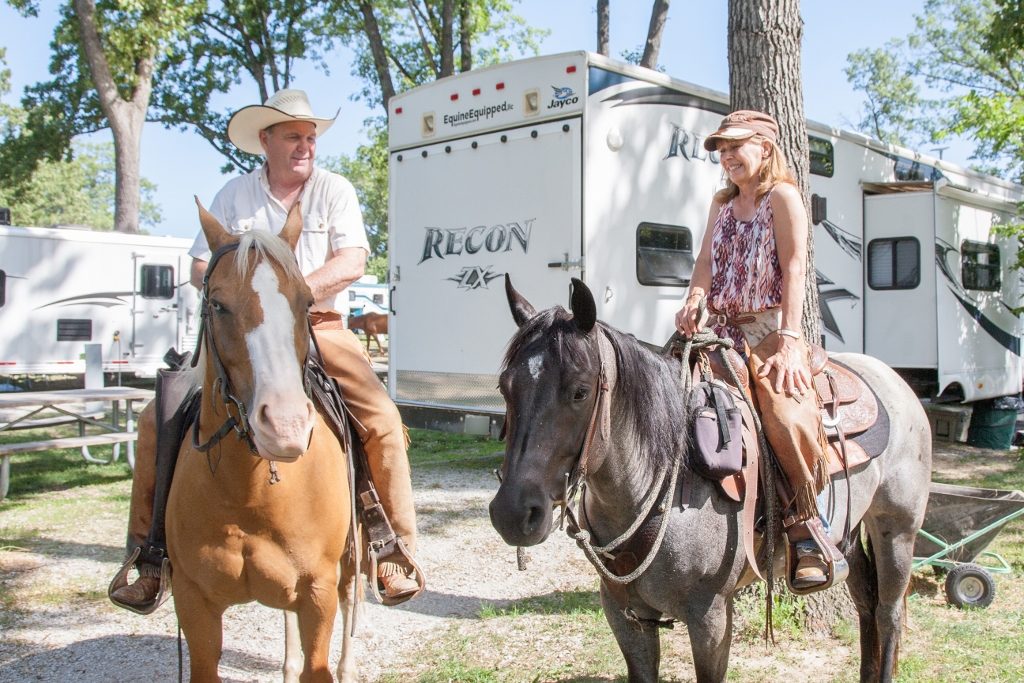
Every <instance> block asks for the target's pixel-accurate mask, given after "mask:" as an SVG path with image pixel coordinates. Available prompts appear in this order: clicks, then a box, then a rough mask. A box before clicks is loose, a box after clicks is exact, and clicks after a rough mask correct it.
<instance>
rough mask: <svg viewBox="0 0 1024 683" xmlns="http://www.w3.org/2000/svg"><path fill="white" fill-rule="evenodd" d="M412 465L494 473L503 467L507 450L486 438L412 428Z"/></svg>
mask: <svg viewBox="0 0 1024 683" xmlns="http://www.w3.org/2000/svg"><path fill="white" fill-rule="evenodd" d="M409 435H410V437H411V438H412V444H411V445H410V446H409V464H410V465H411V466H412V467H414V468H415V467H443V468H445V469H459V470H483V471H490V470H493V469H494V468H495V467H498V466H499V465H501V461H502V458H503V457H504V452H505V448H504V445H503V444H502V443H501V442H500V441H495V440H493V439H491V438H488V437H486V436H472V435H469V434H454V433H451V432H436V431H431V430H428V429H410V430H409Z"/></svg>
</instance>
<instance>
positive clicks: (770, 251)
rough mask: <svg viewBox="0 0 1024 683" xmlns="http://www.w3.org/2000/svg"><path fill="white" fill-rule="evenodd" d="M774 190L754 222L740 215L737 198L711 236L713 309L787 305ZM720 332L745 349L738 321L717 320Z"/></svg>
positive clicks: (743, 310) (750, 309)
mask: <svg viewBox="0 0 1024 683" xmlns="http://www.w3.org/2000/svg"><path fill="white" fill-rule="evenodd" d="M771 194H772V193H771V192H770V191H769V192H768V193H767V194H765V196H764V197H763V198H762V199H761V203H760V204H758V206H757V208H756V210H755V211H754V217H753V219H751V220H750V221H740V220H736V216H735V214H734V213H733V202H732V201H730V202H729V203H728V204H726V205H725V206H723V207H722V209H721V210H720V211H719V212H718V218H717V219H715V227H714V228H713V232H712V235H711V254H712V259H711V290H710V291H711V293H710V295H709V297H708V307H709V308H710V309H711V311H712V312H713V313H724V314H725V315H727V316H730V317H732V316H736V315H739V314H740V313H759V312H761V311H764V310H767V309H769V308H775V307H777V306H779V305H781V304H782V268H781V266H780V265H779V254H778V251H777V250H776V248H775V217H774V215H773V214H772V204H771V202H770V201H769V198H770V197H771ZM714 329H715V332H717V333H718V334H719V335H720V336H723V337H728V338H730V339H732V340H733V341H735V342H736V348H737V349H738V350H741V351H742V350H743V348H744V346H743V333H742V332H740V330H739V329H738V328H737V327H735V326H733V325H721V326H719V325H715V326H714Z"/></svg>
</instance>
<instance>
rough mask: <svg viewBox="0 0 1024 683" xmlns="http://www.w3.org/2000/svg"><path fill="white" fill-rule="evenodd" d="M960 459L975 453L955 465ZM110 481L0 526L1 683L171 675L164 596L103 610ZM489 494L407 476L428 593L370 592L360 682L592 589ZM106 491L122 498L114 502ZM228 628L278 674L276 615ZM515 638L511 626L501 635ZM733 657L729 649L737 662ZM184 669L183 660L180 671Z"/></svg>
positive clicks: (252, 608)
mask: <svg viewBox="0 0 1024 683" xmlns="http://www.w3.org/2000/svg"><path fill="white" fill-rule="evenodd" d="M938 446H939V447H938V448H937V453H936V472H937V473H939V472H942V471H943V469H944V468H946V469H947V470H948V469H949V468H953V467H956V468H962V467H964V466H967V465H968V463H967V462H965V460H969V461H970V463H971V464H970V465H969V466H971V467H981V468H985V467H998V466H999V458H996V457H994V455H995V454H993V457H984V456H982V454H983V453H985V452H984V451H977V450H976V449H969V447H963V446H959V445H957V446H954V445H948V444H939V445H938ZM967 451H969V453H967ZM988 453H991V452H988ZM965 454H971V455H973V456H976V457H971V458H966V459H965V458H964V457H963V456H964V455H965ZM999 455H1002V456H1003V457H1005V454H999ZM117 486H118V487H119V488H118V489H117V491H113V488H112V487H111V486H107V487H88V488H89V489H101V490H99V491H98V492H95V493H92V494H86V493H83V491H85V490H87V489H82V490H72V491H68V492H65V493H62V494H47V495H48V496H52V497H58V498H59V497H61V496H65V497H67V498H68V499H69V500H77V499H79V498H80V497H82V496H84V495H95V496H96V505H95V506H90V507H89V508H88V509H90V510H93V509H95V510H96V512H95V514H94V515H92V516H91V517H90V519H88V520H70V521H68V520H61V521H58V522H55V523H53V524H43V525H40V524H39V522H38V521H37V520H35V519H33V517H32V512H30V511H27V510H26V508H27V507H28V506H21V507H15V508H12V509H8V510H6V511H5V512H4V513H3V519H2V522H3V523H2V525H0V528H6V529H8V530H9V529H18V528H31V529H37V530H38V531H36V532H34V533H37V534H38V535H37V536H34V537H33V548H34V549H35V552H21V551H17V550H16V549H11V548H7V549H4V548H0V586H2V589H3V590H2V592H0V596H8V597H7V601H8V602H7V603H6V604H3V603H0V610H2V611H0V682H4V683H6V682H8V681H10V682H14V681H78V682H82V683H88V682H97V683H99V682H103V683H107V682H112V681H113V682H116V681H126V682H127V681H138V680H140V679H141V680H152V681H171V680H176V678H177V675H178V654H177V652H178V649H177V647H178V646H177V621H176V618H175V614H174V610H173V607H172V605H171V603H170V602H168V603H167V604H165V605H164V606H163V607H161V608H160V610H158V611H157V612H156V613H155V614H153V615H151V616H148V617H143V616H138V615H134V614H131V613H128V612H125V611H122V610H119V609H117V608H115V607H113V606H112V605H110V603H109V602H108V601H107V600H106V597H105V595H106V593H105V591H106V585H107V582H108V581H109V579H110V577H111V576H112V575H113V573H114V571H115V570H116V568H117V565H118V560H119V558H120V556H121V552H122V550H121V548H120V541H119V539H121V538H123V534H124V524H125V519H124V509H125V507H126V506H125V505H124V503H123V495H124V491H125V490H126V488H127V487H126V486H124V482H121V483H120V484H118V485H117ZM496 488H497V482H496V481H495V480H494V478H493V477H492V476H491V475H489V474H485V473H482V472H480V471H463V472H454V473H453V472H446V471H442V470H441V469H439V468H428V469H426V470H425V471H420V472H417V473H415V475H414V490H415V491H416V505H417V510H418V514H419V519H418V521H419V529H420V552H419V556H418V559H419V561H420V563H421V564H422V565H423V567H424V569H425V571H426V574H427V577H428V588H427V592H425V593H424V594H423V595H422V596H420V597H419V598H418V599H416V600H413V601H412V602H410V603H406V604H405V605H403V606H401V607H396V608H385V607H381V606H379V605H377V604H375V603H374V602H373V601H372V598H370V599H369V601H368V602H367V603H366V604H365V607H364V610H363V613H362V615H361V617H360V621H359V624H360V629H359V635H358V640H357V648H358V649H357V653H356V656H357V661H358V662H360V667H361V668H360V677H361V679H363V680H367V681H373V680H375V679H376V678H377V677H378V676H380V675H381V674H383V673H386V672H388V671H393V670H395V669H396V668H398V669H399V670H412V669H415V666H414V660H413V658H414V657H415V656H416V654H415V652H414V651H415V648H416V646H417V645H419V644H422V643H424V642H426V641H427V640H430V639H431V638H433V637H435V636H436V635H437V634H439V633H441V632H444V631H447V630H448V629H449V628H451V627H458V626H462V627H469V628H473V623H474V622H473V620H474V619H476V618H477V616H478V614H479V611H480V609H481V607H482V606H485V605H493V606H504V605H507V604H508V603H509V602H510V601H513V600H517V599H520V598H523V597H527V596H537V595H544V594H549V593H552V592H556V591H571V590H579V589H582V590H587V591H590V590H594V587H595V585H596V580H595V573H594V571H593V569H592V568H591V567H590V566H589V564H587V562H586V560H585V559H584V558H583V555H582V553H580V552H579V550H577V549H576V547H575V545H573V544H572V542H571V541H570V540H569V539H568V537H567V536H566V535H565V534H564V533H558V532H555V533H552V535H551V537H550V539H549V540H548V541H547V542H546V543H545V544H544V545H543V546H541V547H539V548H536V549H532V550H531V551H530V555H531V561H530V565H529V571H526V572H519V571H517V569H516V561H515V553H514V551H513V550H512V549H511V548H509V547H507V546H505V545H504V543H503V542H502V541H501V540H500V538H499V537H498V536H497V534H496V533H495V532H494V530H493V529H492V528H491V526H490V522H489V520H488V517H487V503H488V502H489V500H490V498H491V497H492V495H493V494H494V491H495V490H496ZM112 493H116V494H120V495H121V496H122V498H121V499H120V500H119V501H117V502H111V500H112ZM40 539H41V540H42V542H41V543H39V542H37V541H39V540H40ZM9 596H16V597H15V598H13V599H12V598H11V597H9ZM340 623H341V620H340V617H339V619H338V622H337V626H336V629H335V636H334V644H333V647H332V653H333V655H334V659H333V660H332V666H333V664H334V663H335V662H336V660H337V657H338V655H339V652H340V639H341V634H340V631H341V629H340ZM513 628H514V627H513ZM224 630H225V637H224V644H225V648H224V649H225V651H224V657H223V658H222V661H221V675H222V677H223V679H224V680H225V681H230V682H243V681H279V680H281V674H280V667H281V662H282V660H283V619H282V617H281V614H280V613H279V612H276V611H274V610H270V609H267V608H264V607H262V606H259V605H243V606H238V607H235V608H233V609H232V610H229V611H228V613H227V615H226V617H225V626H224ZM516 636H517V634H511V633H510V634H509V638H510V643H511V642H513V641H514V639H515V638H516ZM520 637H521V635H520ZM831 647H833V648H835V647H836V644H835V643H834V642H832V645H831ZM840 649H841V648H840ZM813 650H817V648H812V651H811V652H805V653H803V654H802V656H803V661H802V664H801V662H796V663H794V673H797V672H799V671H800V669H802V668H804V670H808V669H806V668H805V667H806V666H808V665H811V666H813V668H814V670H816V671H818V672H819V673H820V674H821V677H822V679H823V680H827V679H828V678H829V675H828V670H830V669H831V668H833V667H834V666H835V665H836V662H834V661H831V662H830V661H829V660H828V659H827V658H826V659H821V658H820V655H822V654H823V653H825V652H828V648H825V649H824V650H819V651H818V653H817V654H818V655H819V658H818V659H817V660H816V661H815V662H814V663H811V662H810V661H808V659H807V658H808V657H812V656H814V655H815V653H814V652H813ZM832 654H833V655H836V654H837V651H836V650H832ZM738 655H740V653H739V652H737V651H736V650H734V661H735V659H736V657H737V656H738ZM763 655H764V652H763V651H761V652H760V653H759V654H755V653H750V656H763ZM532 656H534V655H533V654H532V653H528V652H527V653H522V657H532ZM836 659H841V658H838V657H837V658H836ZM187 667H188V663H187V654H186V656H185V672H186V676H187ZM680 667H681V668H682V671H685V670H686V669H687V668H689V664H688V663H685V662H683V663H679V662H676V663H674V664H673V665H672V667H671V670H672V671H674V672H676V671H677V670H678V669H680ZM691 671H692V669H691ZM679 673H680V672H677V673H676V675H679ZM683 675H685V674H683ZM605 680H606V679H605Z"/></svg>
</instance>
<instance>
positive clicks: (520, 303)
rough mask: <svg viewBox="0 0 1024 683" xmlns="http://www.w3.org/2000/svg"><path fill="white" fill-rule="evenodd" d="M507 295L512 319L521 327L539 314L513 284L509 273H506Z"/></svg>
mask: <svg viewBox="0 0 1024 683" xmlns="http://www.w3.org/2000/svg"><path fill="white" fill-rule="evenodd" d="M505 295H506V296H507V297H508V307H509V308H510V309H512V319H513V320H515V321H516V325H518V326H519V327H522V326H523V324H524V323H525V322H526V321H527V320H529V319H530V318H532V317H533V316H535V315H537V311H535V310H534V308H533V306H531V305H530V302H529V301H527V300H526V299H525V298H524V297H523V295H522V294H520V293H519V292H517V291H516V288H515V287H513V286H512V278H510V277H509V276H508V273H505Z"/></svg>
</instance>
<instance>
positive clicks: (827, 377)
mask: <svg viewBox="0 0 1024 683" xmlns="http://www.w3.org/2000/svg"><path fill="white" fill-rule="evenodd" d="M707 358H708V361H709V364H710V366H711V374H712V376H713V377H715V378H718V379H722V380H723V381H724V382H726V383H727V384H729V385H730V386H732V385H733V381H732V377H733V376H735V377H736V378H737V379H738V380H739V382H740V387H739V390H740V391H742V392H743V393H744V394H746V395H747V397H750V398H751V399H752V400H753V394H752V392H751V389H750V374H749V370H748V369H747V365H746V363H744V361H743V357H742V356H740V354H739V353H737V352H736V351H734V350H733V349H720V350H716V351H715V352H713V353H708V354H707ZM726 362H728V364H729V365H730V366H732V370H733V372H732V373H730V372H729V370H728V368H727V367H726V365H725V363H726ZM810 367H811V374H812V378H811V379H812V382H813V384H814V390H815V392H816V393H817V395H818V399H819V401H820V403H821V419H822V424H823V425H824V427H825V435H826V436H827V437H828V446H829V448H828V455H829V474H830V475H836V474H839V473H840V472H843V471H844V469H852V468H855V467H857V466H859V465H863V464H865V463H867V462H868V461H869V460H870V459H871V458H873V457H875V456H877V455H878V454H879V453H880V452H881V450H876V449H873V448H865V447H863V446H862V445H861V444H860V443H858V442H857V440H856V439H858V437H859V436H861V435H863V434H865V433H867V432H869V431H870V430H871V429H872V427H874V426H875V425H876V423H878V422H879V413H880V409H879V404H878V399H877V398H876V397H875V394H874V392H873V391H871V389H870V387H868V385H867V384H866V383H865V382H864V380H863V379H861V378H860V376H859V375H857V374H856V373H854V372H853V371H852V370H850V369H849V368H847V367H846V366H844V365H842V364H840V363H838V362H836V361H834V360H831V359H829V357H828V354H827V353H826V352H825V349H823V348H822V347H820V346H818V345H816V344H815V345H812V346H811V362H810ZM737 399H738V400H739V399H740V397H739V396H737ZM885 427H886V428H888V420H887V419H886V424H885ZM753 428H754V427H753V424H752V420H750V418H749V416H747V415H744V431H747V430H750V431H753ZM886 431H888V430H887V429H886ZM745 443H746V442H745ZM844 447H845V448H844ZM844 450H845V453H846V455H845V458H844V455H843V452H844ZM748 459H749V456H746V457H745V458H744V462H746V461H747V460H748ZM730 480H732V481H730ZM722 489H723V491H725V493H726V495H728V496H729V497H730V498H732V499H733V500H736V501H739V500H741V499H742V491H743V482H742V473H740V474H737V475H733V476H732V477H727V478H725V479H723V480H722Z"/></svg>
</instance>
